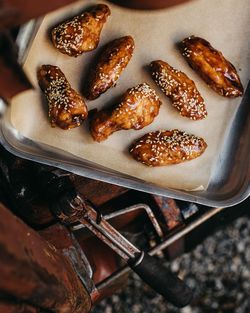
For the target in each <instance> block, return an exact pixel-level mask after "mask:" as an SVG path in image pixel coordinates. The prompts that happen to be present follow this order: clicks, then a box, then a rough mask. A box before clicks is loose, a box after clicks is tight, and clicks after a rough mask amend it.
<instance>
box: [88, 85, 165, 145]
mask: <svg viewBox="0 0 250 313" xmlns="http://www.w3.org/2000/svg"><path fill="white" fill-rule="evenodd" d="M160 105H161V101H160V100H159V97H158V96H157V95H156V93H155V91H154V90H153V89H151V88H150V86H149V85H148V84H146V83H143V84H140V85H137V86H136V87H133V88H130V89H128V90H127V91H126V93H125V94H124V95H123V97H122V100H121V102H120V104H119V105H118V106H116V107H113V108H109V109H104V110H101V111H99V112H97V113H96V114H95V115H94V117H93V119H92V121H91V123H90V132H91V135H92V137H93V139H94V140H95V141H98V142H100V141H103V140H105V139H107V138H108V136H110V135H111V134H112V133H114V132H116V131H118V130H121V129H135V130H137V129H141V128H143V127H145V126H147V125H149V124H150V123H152V122H153V120H154V118H155V117H156V116H157V115H158V113H159V109H160Z"/></svg>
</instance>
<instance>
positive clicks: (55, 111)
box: [38, 65, 88, 129]
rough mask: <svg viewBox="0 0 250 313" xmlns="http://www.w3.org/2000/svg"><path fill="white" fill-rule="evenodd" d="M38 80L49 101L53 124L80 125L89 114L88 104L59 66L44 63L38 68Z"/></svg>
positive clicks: (65, 127)
mask: <svg viewBox="0 0 250 313" xmlns="http://www.w3.org/2000/svg"><path fill="white" fill-rule="evenodd" d="M38 82H39V85H40V87H41V89H42V91H43V92H44V94H45V96H46V99H47V102H48V106H49V117H50V119H51V126H52V127H55V126H58V127H60V128H62V129H70V128H74V127H77V126H80V125H81V123H82V121H83V120H84V119H85V118H86V117H87V116H88V110H87V107H86V104H85V102H84V100H83V98H82V97H81V96H80V95H79V94H78V93H77V92H76V91H75V90H74V89H72V88H71V86H70V84H69V82H68V81H67V79H66V77H65V75H64V74H63V72H62V71H61V70H60V69H59V67H57V66H53V65H42V66H41V68H40V69H39V70H38Z"/></svg>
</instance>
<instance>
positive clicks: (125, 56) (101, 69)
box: [85, 36, 134, 100]
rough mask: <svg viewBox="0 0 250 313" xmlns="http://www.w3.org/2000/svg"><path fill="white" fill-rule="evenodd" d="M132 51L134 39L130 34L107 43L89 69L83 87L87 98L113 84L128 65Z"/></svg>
mask: <svg viewBox="0 0 250 313" xmlns="http://www.w3.org/2000/svg"><path fill="white" fill-rule="evenodd" d="M133 51H134V40H133V38H132V37H131V36H125V37H121V38H118V39H115V40H113V41H111V42H110V43H109V44H107V46H106V47H105V49H104V50H103V52H102V54H101V55H100V57H99V60H98V63H97V65H96V66H95V67H94V68H92V69H91V71H90V75H89V78H88V81H87V84H86V88H85V96H86V98H87V99H89V100H93V99H96V98H97V97H99V96H100V95H101V94H102V93H104V92H105V91H107V90H108V89H109V88H110V87H112V86H114V85H115V83H116V81H117V80H118V78H119V77H120V75H121V73H122V71H123V70H124V69H125V67H126V66H127V65H128V62H129V61H130V59H131V57H132V54H133Z"/></svg>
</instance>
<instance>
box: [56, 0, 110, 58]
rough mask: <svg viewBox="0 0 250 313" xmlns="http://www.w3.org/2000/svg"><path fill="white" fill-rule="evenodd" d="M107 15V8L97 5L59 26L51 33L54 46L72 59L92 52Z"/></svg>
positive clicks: (108, 11)
mask: <svg viewBox="0 0 250 313" xmlns="http://www.w3.org/2000/svg"><path fill="white" fill-rule="evenodd" d="M109 15H110V9H109V7H108V6H107V5H105V4H98V5H96V6H95V7H94V8H93V9H92V10H91V11H89V12H84V13H82V14H81V15H78V16H75V17H73V18H72V19H70V20H68V21H66V22H63V23H61V24H59V25H58V26H56V27H54V28H53V29H52V33H51V35H52V42H53V44H54V46H55V47H56V48H57V49H58V50H59V51H60V52H62V53H64V54H67V55H69V56H74V57H77V56H78V55H80V54H82V53H83V52H87V51H91V50H94V49H95V48H96V47H97V46H98V43H99V40H100V34H101V31H102V28H103V25H104V24H105V22H106V20H107V18H108V16H109Z"/></svg>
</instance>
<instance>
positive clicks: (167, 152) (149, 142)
mask: <svg viewBox="0 0 250 313" xmlns="http://www.w3.org/2000/svg"><path fill="white" fill-rule="evenodd" d="M206 147H207V144H206V142H205V141H204V139H202V138H200V137H196V136H194V135H190V134H187V133H185V132H183V131H180V130H178V129H174V130H159V131H155V132H152V133H148V134H146V135H144V136H143V137H141V138H140V139H138V140H137V141H135V142H134V143H133V144H132V146H131V147H130V149H129V152H130V153H131V155H132V156H133V158H134V159H135V160H137V161H139V162H141V163H143V164H145V165H148V166H163V165H170V164H178V163H181V162H184V161H187V160H192V159H195V158H197V157H199V156H200V155H201V154H202V153H203V152H204V151H205V149H206Z"/></svg>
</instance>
